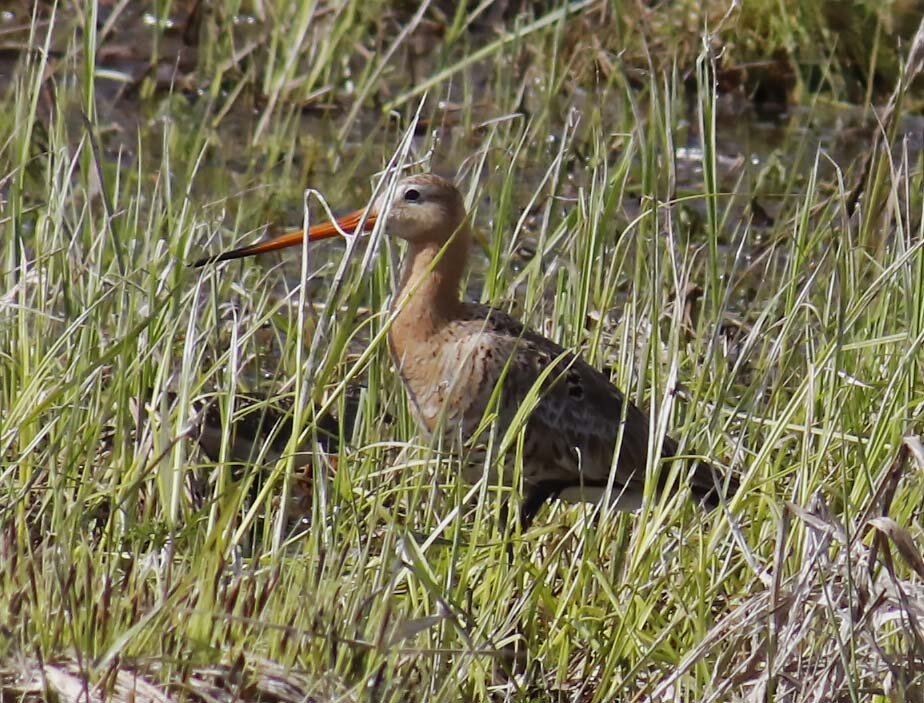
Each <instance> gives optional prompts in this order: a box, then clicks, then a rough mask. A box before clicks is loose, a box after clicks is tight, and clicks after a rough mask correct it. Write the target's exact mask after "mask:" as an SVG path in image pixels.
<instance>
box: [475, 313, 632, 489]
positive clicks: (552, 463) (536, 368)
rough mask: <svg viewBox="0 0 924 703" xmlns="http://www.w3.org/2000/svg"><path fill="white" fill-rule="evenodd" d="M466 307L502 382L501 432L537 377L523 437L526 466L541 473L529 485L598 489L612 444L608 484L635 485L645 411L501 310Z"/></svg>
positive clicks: (579, 361)
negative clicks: (559, 483) (478, 322)
mask: <svg viewBox="0 0 924 703" xmlns="http://www.w3.org/2000/svg"><path fill="white" fill-rule="evenodd" d="M471 308H472V310H471V312H470V316H471V318H472V319H478V318H479V317H480V319H482V320H485V321H486V322H485V327H484V334H485V337H486V338H487V339H488V340H489V341H488V342H487V343H490V344H491V345H492V346H493V348H494V349H495V351H496V354H495V357H496V359H497V366H498V368H497V371H496V372H495V375H496V377H497V379H501V378H503V381H502V386H501V395H500V405H501V407H500V409H499V416H500V419H501V421H502V423H503V425H504V426H505V427H506V426H507V425H509V423H510V422H512V421H513V419H514V417H515V416H516V411H517V409H518V408H519V407H520V406H521V405H522V404H523V403H524V400H525V399H527V397H528V396H529V394H530V391H532V390H533V388H534V386H535V385H536V383H537V382H538V381H539V380H540V379H542V380H541V383H540V386H539V388H538V389H537V390H538V391H539V392H538V400H537V401H536V403H535V406H534V407H533V408H532V410H531V411H530V413H529V416H528V420H527V423H526V435H525V437H524V442H525V446H524V453H525V455H526V456H527V457H528V458H531V459H532V461H531V462H530V463H531V464H532V465H533V467H534V468H535V469H536V470H538V471H540V472H541V473H546V472H547V473H548V474H549V475H548V476H547V477H546V476H539V477H538V478H537V480H573V481H574V482H575V483H580V482H585V483H587V484H590V485H603V484H606V482H607V480H608V478H609V475H610V469H611V466H612V465H613V455H614V451H615V447H616V442H617V440H618V441H619V442H620V444H619V446H620V453H619V461H618V462H617V463H616V466H615V472H616V475H615V477H614V478H615V482H616V484H618V485H622V486H626V485H629V486H631V487H632V488H638V487H640V486H641V485H643V484H644V472H645V465H646V458H647V455H648V441H649V439H648V438H649V425H648V418H647V417H646V416H645V414H644V413H642V411H640V410H639V409H638V408H637V407H636V406H635V405H634V404H633V403H631V402H629V401H627V400H626V398H625V396H623V394H622V393H621V392H620V391H619V389H618V388H616V386H614V385H613V384H612V383H610V381H609V379H608V378H607V377H606V376H605V375H604V374H602V373H601V372H600V371H598V370H597V369H595V368H593V367H592V366H591V365H590V364H588V363H587V362H585V361H584V360H583V359H581V358H580V357H579V356H577V355H575V354H573V353H571V352H568V351H566V350H565V349H564V348H563V347H561V346H560V345H558V344H556V343H554V342H552V341H551V340H549V339H546V338H545V337H543V336H541V335H539V334H537V333H535V332H532V331H530V330H527V329H525V328H524V327H523V325H522V324H521V323H520V322H519V321H517V320H516V319H515V318H513V317H511V316H510V315H507V314H506V313H503V312H501V311H498V310H494V309H490V308H486V307H484V306H474V305H473V306H471ZM504 367H506V368H504ZM620 428H622V436H621V437H620V436H619V435H620Z"/></svg>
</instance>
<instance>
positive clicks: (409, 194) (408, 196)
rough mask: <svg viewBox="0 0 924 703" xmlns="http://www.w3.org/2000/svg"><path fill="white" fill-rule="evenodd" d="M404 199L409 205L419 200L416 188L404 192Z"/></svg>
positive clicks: (418, 192)
mask: <svg viewBox="0 0 924 703" xmlns="http://www.w3.org/2000/svg"><path fill="white" fill-rule="evenodd" d="M404 199H405V200H407V201H408V202H411V203H413V202H416V201H417V200H419V199H420V191H419V190H417V189H416V188H408V189H407V190H406V191H404Z"/></svg>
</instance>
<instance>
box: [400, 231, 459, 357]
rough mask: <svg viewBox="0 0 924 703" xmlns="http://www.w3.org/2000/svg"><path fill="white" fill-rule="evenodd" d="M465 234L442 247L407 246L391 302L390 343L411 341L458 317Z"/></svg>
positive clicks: (435, 245) (413, 244)
mask: <svg viewBox="0 0 924 703" xmlns="http://www.w3.org/2000/svg"><path fill="white" fill-rule="evenodd" d="M468 249H469V233H468V231H467V229H462V230H460V231H459V232H457V233H456V234H455V236H454V237H453V238H452V240H451V241H450V242H449V243H448V244H446V245H445V246H441V245H440V244H436V243H432V242H421V243H415V242H411V243H410V244H409V248H408V252H407V255H406V259H405V263H404V270H403V271H402V272H401V282H400V284H399V286H398V291H397V293H396V294H395V297H394V299H393V301H392V309H393V310H396V311H397V315H396V317H395V319H394V322H393V323H392V328H391V336H392V337H393V339H394V340H407V341H410V340H414V339H419V338H421V337H426V336H429V335H432V334H434V333H435V332H437V331H438V330H439V329H440V328H441V327H442V326H443V325H445V324H446V323H447V322H450V321H452V320H453V319H455V318H456V317H457V316H458V315H459V310H460V308H461V304H462V303H461V301H460V299H459V286H460V284H461V282H462V275H463V273H464V272H465V265H466V262H467V260H468Z"/></svg>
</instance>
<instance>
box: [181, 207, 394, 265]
mask: <svg viewBox="0 0 924 703" xmlns="http://www.w3.org/2000/svg"><path fill="white" fill-rule="evenodd" d="M365 214H366V210H365V209H363V210H356V211H355V212H351V213H350V214H349V215H344V216H343V217H338V218H337V220H336V221H335V222H325V223H324V224H323V225H315V226H314V227H311V228H310V229H309V230H308V241H309V242H316V241H317V240H319V239H328V238H329V237H336V236H337V235H338V234H340V231H341V230H343V231H344V232H347V233H350V234H352V233H354V232H355V231H356V228H357V227H358V226H359V221H360V220H361V219H362V218H363V215H365ZM375 219H376V215H375V213H374V212H370V213H369V214H368V215H366V221H365V222H364V223H363V231H365V232H368V231H369V230H371V229H372V226H373V225H374V224H375ZM338 227H339V228H340V229H338ZM304 234H305V233H304V231H302V230H300V229H299V230H293V231H291V232H286V233H284V234H280V235H279V236H278V237H273V238H272V239H269V240H267V241H265V242H258V243H257V244H251V245H250V246H248V247H241V248H240V249H232V250H231V251H226V252H225V253H224V254H218V255H216V256H205V257H203V258H201V259H199V260H198V261H196V262H195V263H194V264H193V266H194V267H196V268H199V267H200V266H205V265H206V264H217V263H218V262H219V261H229V260H231V259H243V258H244V257H245V256H254V255H255V254H263V253H264V252H267V251H276V250H277V249H285V248H286V247H294V246H297V245H299V244H301V243H302V241H303V239H304Z"/></svg>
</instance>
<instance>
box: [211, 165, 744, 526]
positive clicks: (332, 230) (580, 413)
mask: <svg viewBox="0 0 924 703" xmlns="http://www.w3.org/2000/svg"><path fill="white" fill-rule="evenodd" d="M379 220H383V225H382V226H383V230H384V234H385V235H386V236H389V237H397V238H399V239H402V240H404V241H405V242H406V243H407V248H406V252H405V255H404V259H403V266H402V270H401V274H400V278H399V281H398V285H397V289H396V290H395V292H394V294H393V295H392V298H391V302H390V311H391V326H390V328H389V330H388V335H387V337H388V348H389V351H390V354H391V358H392V361H393V364H394V367H395V369H396V371H397V373H398V375H399V377H400V379H401V381H402V383H403V385H404V388H405V390H406V395H407V398H408V402H409V406H410V411H411V414H412V415H413V417H414V419H415V420H416V422H417V425H418V426H419V428H420V430H421V432H422V434H423V436H424V437H426V438H430V439H433V438H434V437H437V436H439V437H441V438H443V439H445V440H449V441H450V443H451V444H450V446H452V447H454V448H455V449H456V450H457V451H458V453H459V454H460V456H462V458H463V468H462V475H463V478H464V479H466V480H468V481H469V482H473V481H476V480H478V479H479V478H480V477H481V476H482V475H483V474H484V466H485V464H484V459H485V443H486V439H487V434H488V433H489V432H491V431H493V432H495V433H496V434H495V437H503V436H504V433H505V432H506V431H507V430H508V429H509V428H510V427H511V426H512V425H514V424H515V423H517V422H522V432H523V445H522V471H521V474H520V475H521V481H522V494H521V495H522V499H521V502H520V510H519V520H520V525H521V529H522V530H524V531H525V530H526V529H527V528H529V527H530V525H531V524H532V522H533V520H534V518H535V517H536V515H537V513H538V512H539V511H540V509H541V508H542V507H543V505H544V504H545V503H546V502H548V501H550V500H552V499H554V498H558V499H561V500H564V501H566V502H579V501H592V502H596V501H599V500H600V498H601V497H602V496H603V495H604V494H606V493H607V492H608V495H609V500H610V503H611V505H612V506H613V507H614V508H615V509H616V510H623V511H635V510H638V509H639V508H640V507H641V505H642V501H643V496H644V493H645V486H646V470H647V467H648V466H649V449H650V447H651V446H652V441H651V440H652V428H651V425H650V423H649V419H648V415H647V414H646V413H645V412H643V411H642V410H640V409H639V407H638V406H637V405H635V404H634V403H633V402H631V401H630V400H629V399H628V398H627V397H626V396H625V394H624V393H622V392H621V391H620V390H619V389H618V388H617V387H616V386H615V385H614V384H613V383H612V382H611V381H610V379H609V377H608V376H607V375H605V374H604V373H603V372H601V371H600V370H598V369H597V368H595V367H594V366H592V365H591V364H589V363H588V362H587V361H585V360H584V359H583V358H582V357H581V355H580V354H579V353H576V352H574V351H570V350H567V349H565V348H564V347H562V346H561V345H559V344H557V343H556V342H554V341H552V340H550V339H548V338H547V337H544V336H542V335H540V334H538V333H537V332H535V331H533V330H530V329H528V328H527V327H526V326H525V325H524V324H523V323H521V322H520V321H519V320H517V319H516V318H514V317H513V316H511V315H510V314H508V313H506V312H504V311H503V310H500V309H497V308H494V307H490V306H487V305H483V304H478V303H472V302H466V301H464V300H463V299H462V298H461V297H460V288H461V284H462V278H463V275H464V273H465V271H466V267H467V262H468V259H469V253H470V248H471V242H472V224H471V218H470V216H469V214H468V213H467V211H466V207H465V203H464V200H463V198H462V195H461V193H460V191H459V189H458V188H457V187H456V186H455V185H454V183H453V182H452V181H450V180H448V179H445V178H443V177H441V176H438V175H436V174H433V173H425V174H417V175H411V176H407V177H404V178H403V179H401V180H399V181H398V182H397V183H396V184H395V185H394V187H393V188H391V189H389V190H388V191H386V192H385V193H383V194H382V195H380V196H379V197H378V198H377V199H376V200H375V201H374V203H373V204H372V205H371V206H370V207H368V208H364V209H362V210H356V211H354V212H351V213H349V214H347V215H345V216H343V217H341V218H339V219H335V220H334V221H332V222H325V223H323V224H320V225H316V226H314V227H311V228H309V229H308V231H307V237H308V240H309V241H317V240H321V239H325V238H329V237H335V236H337V235H339V234H341V233H347V234H358V233H359V232H360V231H370V230H372V229H373V228H374V226H375V224H376V223H377V222H378V221H379ZM303 239H304V233H303V232H302V231H294V232H289V233H286V234H282V235H280V236H278V237H276V238H274V239H270V240H267V241H263V242H259V243H257V244H253V245H250V246H245V247H242V248H239V249H234V250H232V251H228V252H225V253H223V254H220V255H218V256H213V257H205V258H202V259H199V260H198V261H196V262H195V263H194V265H195V266H203V265H205V264H209V263H217V262H219V261H227V260H231V259H238V258H242V257H247V256H253V255H256V254H261V253H264V252H268V251H275V250H278V249H282V248H285V247H290V246H295V245H298V244H300V243H302V241H303ZM535 389H538V393H536V390H535ZM486 413H492V414H493V421H492V422H488V423H485V422H483V420H484V418H485V417H486ZM524 418H525V419H524ZM677 452H678V443H677V441H676V440H674V439H673V438H672V437H670V436H664V438H663V440H662V442H661V445H660V457H661V458H662V460H674V459H677V458H678V456H677ZM512 454H515V452H513V451H509V452H507V455H508V457H509V456H510V455H512ZM495 463H501V464H502V465H501V466H498V467H492V468H491V471H490V475H491V477H492V478H494V479H498V478H499V479H500V480H501V481H502V482H503V483H504V485H510V484H511V482H512V481H513V480H514V478H515V466H514V463H513V461H511V460H509V459H508V460H506V461H504V462H495ZM655 469H656V474H657V475H656V476H655V477H654V479H653V480H654V481H655V483H654V489H655V492H656V493H658V494H660V492H661V491H663V490H665V489H666V488H667V478H668V474H669V472H667V471H663V470H661V467H660V465H658V466H655ZM687 483H688V485H689V488H690V491H691V492H692V494H693V496H694V498H695V499H697V500H698V501H699V502H700V503H701V504H702V505H704V506H705V507H706V508H709V509H713V508H716V507H717V506H718V505H719V504H720V503H721V502H722V500H723V499H725V500H730V499H731V498H732V497H733V496H734V494H735V493H736V491H737V490H738V481H737V479H736V478H735V477H734V476H733V475H732V474H730V473H729V474H723V472H722V471H720V470H719V469H718V468H716V467H715V466H713V465H712V464H711V463H709V462H707V461H705V460H701V459H694V460H692V466H691V469H690V470H689V471H688V480H687ZM676 485H677V482H673V483H672V484H671V486H672V488H675V487H676Z"/></svg>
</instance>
